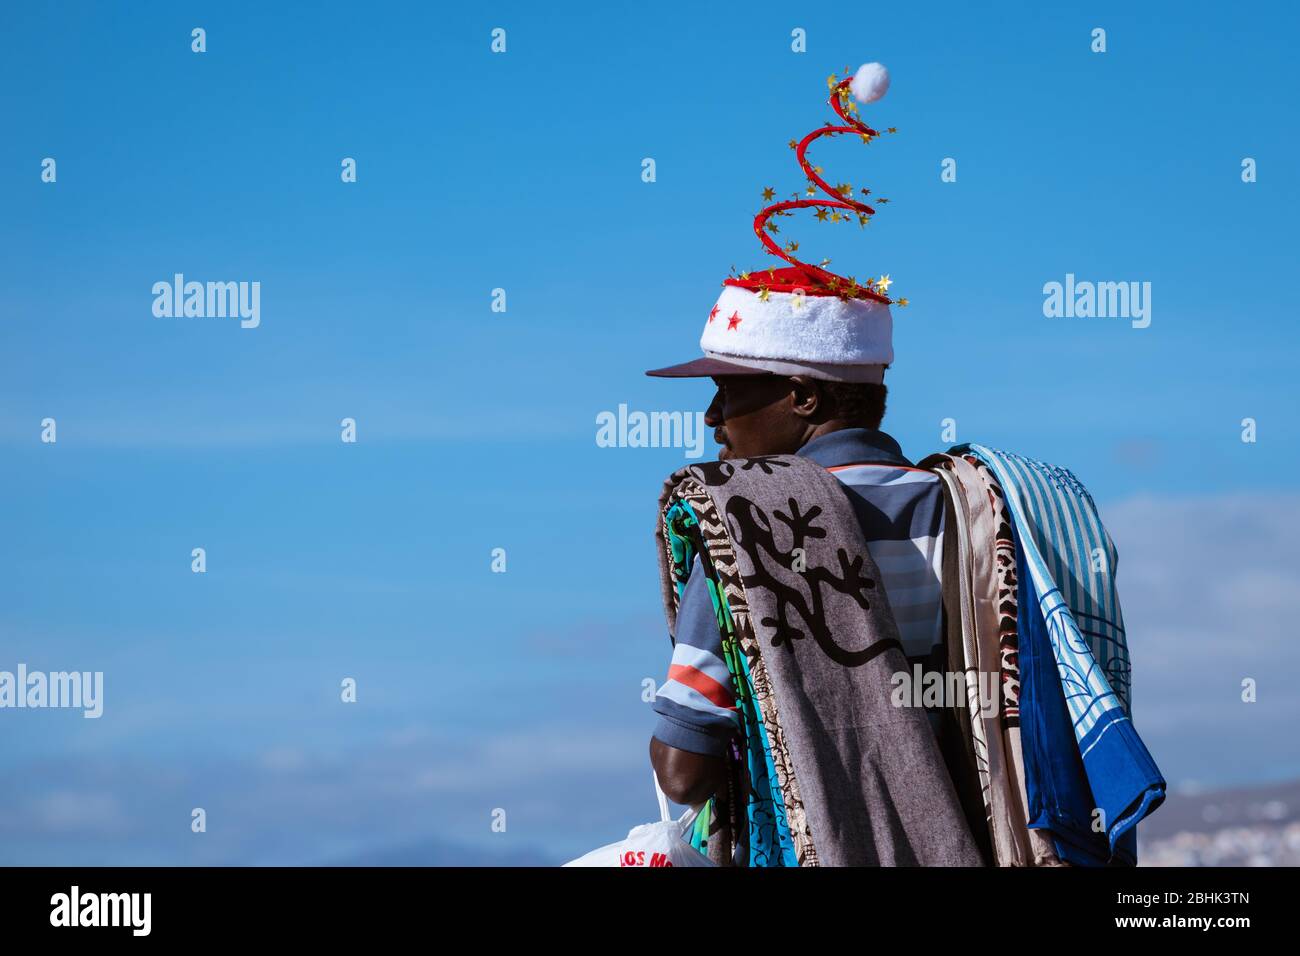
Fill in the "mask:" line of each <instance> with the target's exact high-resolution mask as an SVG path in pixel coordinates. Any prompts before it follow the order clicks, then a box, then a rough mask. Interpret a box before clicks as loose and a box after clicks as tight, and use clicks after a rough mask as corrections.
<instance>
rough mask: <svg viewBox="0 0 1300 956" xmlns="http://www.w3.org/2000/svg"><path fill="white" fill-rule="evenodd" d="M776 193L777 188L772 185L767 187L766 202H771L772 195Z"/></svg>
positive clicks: (764, 191)
mask: <svg viewBox="0 0 1300 956" xmlns="http://www.w3.org/2000/svg"><path fill="white" fill-rule="evenodd" d="M775 195H776V190H775V189H773V188H772V187H771V186H768V187H767V188H766V189H764V190H763V200H764V202H770V201H771V199H772V197H773V196H775Z"/></svg>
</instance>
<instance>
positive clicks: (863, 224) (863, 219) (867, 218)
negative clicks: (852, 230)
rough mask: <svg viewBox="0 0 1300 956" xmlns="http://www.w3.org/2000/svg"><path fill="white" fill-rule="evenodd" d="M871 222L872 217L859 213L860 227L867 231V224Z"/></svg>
mask: <svg viewBox="0 0 1300 956" xmlns="http://www.w3.org/2000/svg"><path fill="white" fill-rule="evenodd" d="M869 222H871V217H870V216H868V215H867V214H866V213H862V212H860V213H858V225H859V226H860V227H862V228H863V229H865V228H866V226H867V223H869Z"/></svg>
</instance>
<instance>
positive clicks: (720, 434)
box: [713, 426, 731, 448]
mask: <svg viewBox="0 0 1300 956" xmlns="http://www.w3.org/2000/svg"><path fill="white" fill-rule="evenodd" d="M713 440H714V441H715V442H717V443H718V444H719V445H721V446H723V447H724V448H730V447H731V444H730V443H729V442H728V441H727V430H726V429H725V428H723V427H721V426H719V427H717V428H715V429H713Z"/></svg>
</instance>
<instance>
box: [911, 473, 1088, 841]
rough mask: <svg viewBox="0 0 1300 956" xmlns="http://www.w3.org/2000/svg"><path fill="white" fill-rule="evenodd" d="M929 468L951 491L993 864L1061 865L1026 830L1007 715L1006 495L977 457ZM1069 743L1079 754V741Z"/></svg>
mask: <svg viewBox="0 0 1300 956" xmlns="http://www.w3.org/2000/svg"><path fill="white" fill-rule="evenodd" d="M923 465H925V466H926V467H930V468H933V469H934V470H935V473H936V474H938V475H939V476H940V478H941V479H942V480H943V481H944V482H945V484H946V485H947V486H948V488H949V490H950V505H951V508H952V515H951V517H950V520H951V521H952V523H953V525H954V526H955V529H956V532H957V533H956V534H955V535H954V536H953V539H954V540H951V541H949V542H948V543H947V544H946V545H945V547H948V548H952V549H954V551H955V552H956V557H957V560H956V561H950V562H949V563H948V564H947V565H945V568H944V574H945V584H947V585H948V586H949V590H950V593H951V592H952V591H953V590H955V591H956V592H957V599H956V600H955V601H952V602H951V604H952V607H951V608H950V610H949V617H950V621H951V620H952V619H953V618H956V619H957V620H959V621H960V625H961V626H960V627H959V628H955V629H954V632H953V636H952V638H950V639H954V638H955V639H956V641H957V642H958V643H959V644H961V645H962V656H961V658H960V660H961V662H962V663H961V665H960V666H962V667H963V668H964V670H965V673H966V688H967V699H968V716H969V723H967V722H966V721H963V722H962V724H963V730H964V731H965V732H966V733H967V735H968V737H969V742H970V745H971V750H970V753H971V756H972V757H973V758H974V760H975V767H976V770H977V771H978V773H979V776H980V783H981V788H982V796H983V800H984V806H985V814H986V818H987V823H988V829H989V835H990V837H991V849H992V854H993V859H994V862H995V863H996V864H997V865H998V866H1049V865H1055V864H1056V863H1058V862H1059V861H1058V860H1057V859H1056V854H1055V851H1054V849H1053V848H1052V844H1051V840H1050V839H1048V838H1047V837H1046V836H1045V835H1043V834H1040V833H1037V832H1036V831H1034V830H1031V829H1029V828H1028V825H1027V821H1028V816H1029V815H1028V806H1027V803H1028V801H1027V793H1026V788H1025V783H1024V770H1023V757H1022V754H1021V751H1020V747H1019V718H1018V716H1017V717H1015V718H1012V719H1009V718H1008V716H1007V712H1008V710H1011V709H1013V708H1018V703H1019V667H1018V663H1017V660H1016V654H1017V647H1018V645H1017V642H1016V638H1017V634H1016V630H1015V629H1016V613H1015V609H1016V595H1015V592H1014V590H1013V589H1014V582H1015V580H1016V577H1015V568H1016V560H1015V542H1014V540H1013V538H1012V531H1011V527H1010V524H1009V523H1008V522H1007V518H1006V510H1005V508H1004V506H1003V498H1002V492H1001V490H1000V489H999V488H998V487H997V483H996V482H994V481H993V480H992V476H991V473H990V472H989V471H988V469H987V468H986V467H985V466H984V465H983V464H982V463H980V462H978V460H977V459H974V458H972V457H970V456H964V457H963V456H952V455H932V456H930V457H929V458H927V459H926V460H925V461H924V462H923ZM949 575H951V576H952V580H951V581H949V579H948V576H949ZM954 585H955V588H954V587H953V586H954ZM1008 617H1009V621H1008ZM1008 628H1009V630H1010V633H1009V634H1008ZM981 698H982V699H981ZM1015 712H1016V713H1017V715H1018V709H1017V710H1016V711H1015ZM1065 746H1066V747H1068V748H1070V749H1073V747H1074V741H1073V740H1067V741H1066V744H1065Z"/></svg>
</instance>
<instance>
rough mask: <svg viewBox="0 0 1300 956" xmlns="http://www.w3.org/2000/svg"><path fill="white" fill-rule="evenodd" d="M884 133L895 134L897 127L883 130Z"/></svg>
mask: <svg viewBox="0 0 1300 956" xmlns="http://www.w3.org/2000/svg"><path fill="white" fill-rule="evenodd" d="M885 132H886V133H897V132H898V127H897V126H891V127H889V129H887V130H885Z"/></svg>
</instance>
